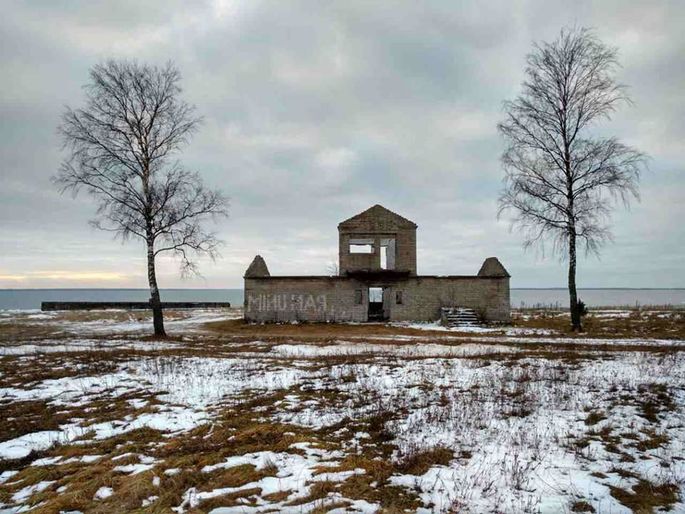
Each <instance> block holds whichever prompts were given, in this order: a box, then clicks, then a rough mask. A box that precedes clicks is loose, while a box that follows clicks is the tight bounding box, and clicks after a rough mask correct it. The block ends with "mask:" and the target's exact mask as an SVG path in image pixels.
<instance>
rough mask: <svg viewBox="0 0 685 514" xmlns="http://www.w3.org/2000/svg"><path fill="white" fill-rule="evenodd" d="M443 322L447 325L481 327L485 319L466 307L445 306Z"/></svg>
mask: <svg viewBox="0 0 685 514" xmlns="http://www.w3.org/2000/svg"><path fill="white" fill-rule="evenodd" d="M441 314H442V324H443V325H445V326H447V327H479V326H481V325H482V324H483V321H482V320H481V319H480V318H479V317H478V314H476V311H474V310H473V309H469V308H466V307H443V308H442V313H441Z"/></svg>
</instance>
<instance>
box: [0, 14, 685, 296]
mask: <svg viewBox="0 0 685 514" xmlns="http://www.w3.org/2000/svg"><path fill="white" fill-rule="evenodd" d="M563 26H588V27H594V28H595V30H596V33H597V35H598V37H599V38H600V39H601V40H603V41H604V42H605V43H607V44H609V45H612V46H616V47H617V48H618V49H619V59H620V62H621V64H622V69H621V70H620V72H619V76H618V78H619V80H620V81H621V82H624V83H626V84H627V85H628V86H630V90H629V91H630V95H631V96H632V98H633V100H634V105H632V106H628V107H624V108H622V109H621V111H620V112H619V113H617V114H616V115H615V116H614V118H613V120H611V121H610V122H609V123H603V124H602V125H601V126H600V127H598V130H601V131H602V132H606V133H611V134H615V135H616V136H618V137H619V138H621V139H622V141H624V142H625V143H627V144H630V145H632V146H635V147H637V148H638V149H640V150H642V151H644V152H646V153H647V154H649V156H650V157H651V159H650V163H649V166H650V169H649V171H648V172H647V173H646V174H645V175H644V176H643V179H642V183H641V197H642V199H641V202H639V203H638V202H633V203H632V205H631V208H630V209H629V210H626V209H624V208H623V207H622V206H619V208H618V209H617V210H616V211H615V214H614V217H613V227H614V230H613V233H614V242H613V243H610V244H609V245H607V246H606V247H605V248H604V249H603V251H602V256H601V259H597V258H595V257H587V258H586V257H583V258H582V259H581V261H580V264H579V277H578V278H579V286H580V287H685V257H684V253H685V252H684V250H685V224H684V223H683V220H684V219H685V202H683V196H684V193H685V173H684V171H685V164H684V162H685V159H683V141H684V140H685V93H683V91H685V87H684V86H685V62H684V60H685V57H684V56H685V31H684V30H683V27H685V2H680V1H671V2H669V1H643V2H640V1H619V0H614V1H602V2H599V1H596V2H590V1H582V0H581V1H574V2H569V1H556V0H553V1H549V0H540V1H537V0H528V1H513V2H512V1H501V2H482V1H472V2H469V1H463V2H453V1H445V2H409V1H406V2H382V1H381V2H367V1H344V2H342V1H341V2H306V1H303V2H298V1H273V2H262V1H236V2H229V1H215V2H192V3H191V2H182V1H163V2H162V1H159V2H158V1H149V2H148V1H146V2H140V1H125V2H109V3H108V2H85V1H84V2H59V1H36V2H7V3H5V4H3V16H2V18H0V69H2V70H3V72H2V77H3V87H2V88H1V89H0V119H1V120H2V122H1V123H0V136H1V137H0V155H1V157H2V159H1V164H0V174H1V175H0V178H1V184H2V187H1V188H0V288H34V287H35V288H45V287H145V286H146V269H145V262H144V259H145V255H144V249H143V246H142V244H140V243H138V242H130V243H128V244H125V245H122V244H121V243H120V242H118V241H113V240H112V239H111V237H110V235H109V234H107V233H103V232H98V231H96V230H95V229H92V228H91V227H90V226H89V225H88V223H87V222H88V220H89V219H90V218H91V217H92V215H93V214H94V204H93V202H92V200H90V199H89V198H88V197H86V196H79V197H78V198H77V199H76V200H74V199H73V198H72V197H71V196H70V195H64V196H60V194H59V193H58V191H57V190H56V189H55V188H54V186H53V185H52V184H51V182H50V177H51V175H52V174H54V172H55V171H56V170H57V168H58V166H59V163H60V160H61V158H62V153H61V151H60V142H59V139H58V136H57V133H56V127H57V125H58V123H59V117H60V114H61V113H62V111H63V109H64V106H65V105H70V106H72V107H78V106H80V105H82V103H83V92H82V90H81V86H82V85H83V84H84V83H85V82H86V81H87V79H88V69H89V68H90V67H91V66H92V65H93V64H95V63H98V62H100V61H102V60H104V59H107V58H136V59H139V60H140V61H144V62H149V63H158V64H163V63H164V62H165V61H167V60H169V59H171V60H173V61H175V63H176V64H177V66H178V67H179V69H180V70H181V72H182V74H183V82H182V85H183V88H184V92H183V94H184V97H185V98H186V99H187V100H188V101H189V102H191V103H193V104H195V105H196V107H197V110H198V113H199V114H201V115H202V116H204V119H205V121H204V124H203V126H202V127H201V129H200V130H199V132H198V133H197V135H196V136H195V137H194V139H193V140H192V142H191V143H190V144H189V145H188V146H187V148H186V150H185V151H184V153H183V155H182V156H181V159H182V161H183V163H184V164H185V165H186V166H187V167H189V168H191V169H194V170H197V171H199V172H200V173H202V175H203V176H204V178H205V181H206V182H207V183H208V184H209V185H211V186H213V187H218V188H220V189H222V190H223V191H224V192H225V193H226V194H227V195H228V196H230V198H231V207H230V213H231V214H230V217H229V218H228V219H226V220H222V221H220V222H219V223H218V224H217V225H216V226H215V227H214V229H215V230H216V232H217V233H218V234H219V236H220V237H221V238H222V239H223V240H225V243H226V244H225V246H224V247H223V249H222V251H221V253H222V256H221V257H220V258H219V259H218V260H217V261H216V262H214V263H212V262H207V261H201V271H202V273H203V277H200V278H193V279H189V280H182V279H181V278H180V276H179V273H178V266H177V264H176V263H175V262H173V261H170V260H163V261H161V262H160V264H159V279H160V286H161V287H167V288H169V287H195V288H198V287H199V288H202V287H216V288H231V287H241V286H242V278H241V277H242V274H243V272H244V270H245V268H246V267H247V266H248V264H249V263H250V261H251V260H252V258H253V257H254V255H255V254H261V255H262V256H263V257H264V258H265V259H266V262H267V264H268V266H269V268H270V270H271V272H272V274H288V275H296V274H325V273H327V268H328V266H329V264H330V263H331V262H333V261H335V260H336V258H337V228H336V227H337V224H338V222H340V221H341V220H343V219H346V218H348V217H350V216H352V215H354V214H356V213H358V212H360V211H362V210H364V209H366V208H368V207H370V206H371V205H373V204H376V203H379V204H382V205H384V206H386V207H387V208H389V209H391V210H393V211H395V212H398V213H400V214H402V215H403V216H405V217H407V218H409V219H411V220H413V221H415V222H416V223H417V224H418V226H419V228H418V247H419V250H418V268H419V273H420V274H475V272H477V270H478V268H479V267H480V265H481V263H482V261H483V260H484V259H485V258H486V257H488V256H491V255H495V256H498V257H499V259H500V260H501V261H502V263H503V264H504V265H505V266H506V267H507V269H508V270H509V272H510V273H511V275H512V286H513V287H547V286H550V287H551V286H563V285H564V284H565V280H566V271H565V264H564V263H563V262H560V261H559V259H558V258H557V257H555V256H553V255H551V254H550V253H546V254H544V255H543V254H541V253H540V252H535V251H527V252H526V251H524V250H523V249H522V247H521V241H522V237H521V236H520V234H518V233H516V232H515V231H514V232H510V230H509V223H508V221H507V219H501V220H498V219H497V217H496V214H497V196H498V194H499V192H500V190H501V187H502V182H501V180H502V176H503V171H502V166H501V164H500V162H499V156H500V154H501V152H502V149H503V142H502V140H501V138H500V136H499V135H498V133H497V130H496V125H497V122H498V121H499V120H500V119H501V117H502V102H503V101H504V100H506V99H511V98H513V97H514V96H515V95H516V94H517V92H518V91H519V89H520V83H521V81H522V79H523V68H524V63H525V56H526V54H527V53H528V52H529V51H530V50H531V47H532V43H533V42H534V41H544V40H551V39H553V38H554V37H555V36H556V35H557V34H558V32H559V30H560V28H562V27H563Z"/></svg>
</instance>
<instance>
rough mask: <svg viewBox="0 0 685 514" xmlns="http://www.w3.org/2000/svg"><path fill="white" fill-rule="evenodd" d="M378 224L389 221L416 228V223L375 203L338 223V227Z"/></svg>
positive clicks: (385, 223)
mask: <svg viewBox="0 0 685 514" xmlns="http://www.w3.org/2000/svg"><path fill="white" fill-rule="evenodd" d="M376 223H378V224H380V225H383V226H387V225H388V224H389V223H390V224H392V225H394V226H396V227H398V228H416V223H414V222H413V221H411V220H408V219H407V218H405V217H403V216H400V215H399V214H397V213H395V212H392V211H391V210H390V209H386V208H385V207H383V206H382V205H379V204H376V205H374V206H373V207H369V208H368V209H366V210H365V211H363V212H360V213H359V214H356V215H354V216H352V217H351V218H348V219H346V220H345V221H342V222H340V223H339V224H338V229H341V228H342V229H344V228H348V227H349V228H357V227H358V226H359V225H360V224H364V225H374V224H376Z"/></svg>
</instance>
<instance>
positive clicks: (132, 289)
mask: <svg viewBox="0 0 685 514" xmlns="http://www.w3.org/2000/svg"><path fill="white" fill-rule="evenodd" d="M510 289H511V290H512V291H566V290H567V289H568V288H566V287H512V288H510ZM578 290H579V291H684V290H685V286H682V287H579V288H578ZM0 291H147V288H145V287H22V288H18V287H0ZM160 291H243V288H242V287H168V288H164V287H163V288H160Z"/></svg>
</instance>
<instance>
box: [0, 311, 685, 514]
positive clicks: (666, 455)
mask: <svg viewBox="0 0 685 514" xmlns="http://www.w3.org/2000/svg"><path fill="white" fill-rule="evenodd" d="M38 314H39V313H31V314H28V315H27V314H26V313H18V314H15V315H8V316H4V318H0V319H15V320H17V319H19V320H21V319H38V320H40V321H41V322H47V323H53V324H57V323H58V321H56V319H55V317H52V316H48V317H46V318H29V317H28V316H32V315H38ZM226 318H227V316H226V315H225V314H222V315H219V314H216V313H195V314H193V315H191V316H190V317H187V318H183V319H179V320H177V321H175V322H173V321H172V322H170V323H169V325H170V326H171V327H172V330H175V331H176V333H177V334H185V333H186V332H185V330H186V329H187V333H188V334H192V335H193V338H194V339H193V344H194V346H193V347H192V348H193V351H192V352H190V351H189V350H190V347H187V346H185V345H184V343H183V341H182V340H181V341H180V342H179V341H178V340H177V341H176V342H174V343H159V342H157V343H150V342H148V341H143V340H140V339H139V338H137V337H136V335H132V333H134V334H135V332H136V330H138V329H136V330H131V331H130V332H129V331H128V330H124V329H121V327H122V326H129V327H131V326H132V325H133V324H134V323H135V322H132V321H129V320H123V321H122V320H119V321H111V322H110V321H108V322H107V323H100V324H98V323H96V322H95V321H96V320H93V321H92V322H91V321H89V322H87V323H92V324H90V325H86V324H84V325H82V326H81V327H79V328H74V327H73V326H71V325H69V323H64V325H63V326H65V327H66V328H65V329H66V330H69V332H70V333H73V334H82V335H77V336H73V337H70V338H68V339H66V340H64V339H57V340H54V339H50V338H49V337H46V338H44V339H40V338H37V339H36V340H32V341H31V342H30V343H27V342H24V341H17V344H16V345H5V346H4V347H3V348H2V350H1V353H0V363H2V364H3V366H10V367H9V368H3V369H5V371H2V372H0V373H2V374H0V408H11V406H12V405H18V404H22V405H23V403H22V402H25V403H26V404H27V405H28V404H33V403H40V404H41V405H45V406H46V407H49V408H50V409H51V410H50V412H53V413H62V414H63V413H65V412H66V413H70V412H73V413H74V414H73V417H72V416H71V415H68V416H66V417H65V418H64V419H65V421H64V422H62V423H60V424H59V426H55V427H52V428H51V429H49V430H36V431H28V432H27V433H22V434H21V435H17V436H16V437H6V436H5V434H4V433H3V429H2V428H0V463H1V464H3V468H2V469H5V470H6V471H4V472H3V473H2V474H0V512H20V511H23V510H26V509H27V508H28V507H30V506H31V505H33V504H34V502H35V501H36V500H35V499H36V498H41V502H43V503H44V504H45V505H50V503H49V502H51V501H53V502H57V500H56V498H59V497H60V496H61V495H67V494H69V491H70V490H73V489H75V488H77V487H81V486H80V485H79V484H76V483H70V482H69V475H68V474H66V475H64V476H62V475H61V474H60V472H59V470H60V469H74V467H75V466H76V467H77V468H78V469H88V467H89V466H101V467H100V468H98V469H100V470H102V469H104V470H105V471H104V472H106V473H109V474H111V477H112V478H111V479H106V480H105V481H104V482H102V483H101V484H100V483H98V484H97V487H96V488H95V489H93V490H92V491H91V490H89V491H90V492H89V493H88V500H87V501H92V502H102V503H103V505H104V504H105V503H106V502H116V501H121V497H120V496H118V495H124V494H127V493H126V491H128V489H126V488H125V487H124V485H122V484H123V482H122V480H134V477H136V476H144V477H146V478H145V480H148V482H149V484H148V485H147V486H146V487H148V488H152V490H151V491H149V494H148V493H147V492H146V495H145V497H144V498H141V500H140V505H139V507H140V508H143V507H150V508H152V507H153V506H159V505H160V502H163V501H165V500H164V498H168V494H166V495H165V492H167V491H166V489H165V488H168V487H170V486H171V485H170V484H179V483H183V482H181V481H175V482H174V481H172V479H174V477H177V476H185V475H184V474H188V473H191V474H192V475H193V476H195V480H196V481H197V480H198V478H197V477H199V482H197V483H193V485H189V486H187V487H185V488H183V490H181V491H177V493H178V500H177V501H176V503H175V504H174V505H173V508H174V509H175V511H176V512H179V513H181V512H186V511H188V510H191V509H194V508H201V509H203V510H204V507H203V505H212V508H211V509H209V510H210V511H211V512H214V513H215V514H222V513H223V514H225V513H230V512H263V511H280V512H309V511H311V510H315V509H323V508H324V507H326V506H328V507H330V509H332V510H331V511H332V512H369V513H370V512H377V511H379V510H381V508H387V507H388V505H389V504H388V503H387V502H388V501H389V500H388V498H389V497H390V496H392V494H396V493H392V494H390V493H387V494H386V493H383V491H405V492H406V494H408V495H411V496H412V497H413V498H415V501H416V504H415V507H416V508H415V509H414V510H416V511H417V512H423V513H429V512H455V511H458V512H473V513H480V512H508V513H509V512H510V513H518V512H549V513H556V512H570V511H572V509H574V508H575V509H579V508H580V507H583V505H585V504H587V505H588V506H590V507H591V508H592V509H594V512H602V513H623V512H632V511H633V510H632V509H631V508H630V502H629V501H628V500H626V496H622V493H621V491H623V492H625V493H626V494H627V495H628V497H630V495H636V494H639V493H638V491H641V489H639V487H640V486H642V485H644V484H645V483H647V484H649V485H650V487H651V488H652V489H654V490H661V489H659V488H665V489H667V490H675V491H676V494H675V499H673V498H671V499H670V500H668V501H667V500H666V499H663V498H662V497H659V501H662V503H658V502H657V504H655V505H657V507H658V505H661V506H662V507H663V508H665V507H666V506H668V507H670V508H671V511H679V512H685V503H683V500H682V499H683V493H685V460H684V459H683V457H682V456H683V455H685V410H684V408H685V353H683V352H680V351H676V350H677V346H678V343H677V342H676V343H674V342H673V341H664V342H663V343H660V342H658V341H657V342H651V343H650V344H651V345H659V344H663V345H666V344H668V345H671V346H664V347H663V349H661V350H658V351H655V350H654V349H653V348H652V349H650V351H620V350H618V349H613V350H612V351H606V350H605V349H603V348H602V347H601V346H596V347H595V346H594V345H599V344H606V343H607V340H606V339H601V340H596V341H594V342H593V341H592V340H590V341H589V342H587V341H586V342H585V343H586V344H584V345H581V346H580V347H579V348H580V349H579V351H578V352H577V353H574V352H571V351H569V350H568V349H565V350H564V351H563V352H560V353H558V354H555V349H554V348H553V347H550V348H549V349H548V350H540V349H539V348H535V349H531V347H530V345H528V344H526V342H531V341H535V342H547V341H548V342H549V343H550V344H552V343H557V342H559V338H558V337H550V336H549V334H545V333H544V332H535V333H530V334H525V337H523V338H521V337H517V336H516V335H512V334H511V333H510V332H509V330H510V329H507V328H504V329H502V328H498V329H496V330H498V331H499V335H497V336H492V335H491V334H490V333H486V334H483V335H482V336H481V337H478V336H477V334H473V333H472V334H470V335H469V337H468V338H466V339H464V340H462V341H458V340H453V339H451V338H443V337H442V336H440V337H435V336H426V337H425V338H421V337H420V336H416V337H414V336H409V337H408V338H404V339H402V338H394V339H393V342H392V343H390V342H389V341H388V342H387V343H384V342H377V341H378V340H382V338H380V337H378V336H374V337H373V340H374V342H366V341H360V340H358V339H355V338H347V337H346V338H344V339H343V340H339V341H333V342H331V341H328V342H325V343H324V342H317V341H311V340H307V341H269V340H254V341H250V342H248V343H246V342H245V341H244V340H242V341H239V342H235V343H233V342H231V341H230V340H227V341H226V342H225V345H224V347H222V357H217V356H214V355H212V354H211V353H210V352H206V353H204V354H203V353H202V352H201V351H198V350H196V349H197V348H198V344H199V343H198V341H200V342H201V341H202V334H203V329H202V326H201V323H203V322H204V321H207V320H215V319H226ZM203 320H204V321H203ZM0 323H1V322H0ZM73 323H74V325H78V323H79V322H76V321H75V322H73ZM174 323H175V325H174ZM0 326H1V325H0ZM107 326H109V327H110V328H113V329H114V331H113V332H114V333H116V334H122V333H124V334H126V335H125V338H119V337H120V335H118V336H117V338H116V339H113V340H112V341H111V342H108V341H107V340H106V339H104V340H103V339H102V338H99V337H98V338H94V337H95V336H96V335H101V334H102V333H104V332H101V330H104V328H103V327H107ZM145 327H146V328H147V325H145ZM184 327H186V328H184ZM79 330H80V332H79ZM449 336H450V337H457V336H453V335H452V334H449ZM474 339H478V340H477V341H474ZM562 339H570V338H562ZM212 341H213V344H216V341H215V340H212ZM571 341H572V342H576V343H577V342H579V341H578V340H576V339H571ZM626 341H627V340H621V341H618V344H619V345H620V344H628V343H627V342H626ZM631 341H632V340H631ZM638 341H639V340H635V342H638ZM630 344H634V343H633V342H631V343H630ZM200 346H201V344H200ZM673 346H676V348H673ZM48 349H50V350H48ZM140 349H145V350H146V351H145V352H140V351H139V350H140ZM84 350H87V353H88V354H93V353H95V354H96V355H99V359H101V362H102V363H103V364H105V363H106V364H107V366H104V365H103V366H102V369H100V370H99V369H98V366H97V363H96V364H95V365H92V364H84V362H85V361H83V360H82V359H84V357H83V356H82V352H83V351H84ZM588 352H591V354H590V353H588ZM223 355H225V356H223ZM88 362H90V361H88ZM46 363H51V364H52V365H54V366H55V370H56V371H60V372H61V375H63V376H58V377H57V378H52V377H50V378H43V379H38V380H29V379H27V378H26V377H25V376H23V375H24V374H23V373H13V370H12V367H21V369H25V370H26V371H27V373H29V374H30V372H31V370H34V371H36V372H37V371H38V367H39V366H40V367H44V366H45V365H46ZM31 366H35V367H34V368H32V367H31ZM40 371H41V372H43V371H44V369H41V370H40ZM251 401H255V402H257V403H255V406H252V407H248V406H249V405H251V404H250V403H249V402H251ZM106 405H119V407H118V408H119V409H121V413H122V415H121V416H118V417H117V416H115V417H114V418H112V416H111V415H109V416H108V417H107V416H105V417H103V409H105V412H109V411H107V410H106V408H105V407H104V406H106ZM245 409H251V410H249V412H246V411H245ZM117 412H118V411H117ZM227 412H230V413H233V414H231V415H230V416H229V417H228V418H226V415H227V414H226V413H227ZM246 413H247V414H251V415H253V416H254V418H251V421H250V423H251V424H249V425H248V426H247V427H246V428H241V427H242V425H240V424H235V425H231V422H232V420H231V416H237V415H244V414H246ZM14 415H16V413H15V414H14ZM379 420H380V421H379ZM226 424H229V425H230V426H231V429H230V431H229V433H231V434H233V435H231V436H227V437H226V439H225V444H226V446H225V450H224V451H219V452H218V453H216V454H215V453H212V454H211V458H212V459H214V460H213V461H212V463H211V464H205V465H202V466H201V467H199V468H192V467H189V468H186V467H184V466H183V462H184V461H183V459H179V458H178V455H176V453H178V452H181V450H176V451H174V452H171V451H167V450H166V449H165V448H167V446H169V445H174V444H179V443H176V441H186V440H190V439H192V438H193V437H197V438H199V439H200V440H202V439H207V438H211V436H212V433H214V432H215V431H220V430H223V428H222V427H224V426H225V425H226ZM270 424H278V426H285V427H290V428H289V429H288V430H291V431H292V434H293V435H292V438H293V442H292V443H291V444H287V445H280V446H279V447H278V449H275V448H274V449H269V448H268V447H263V445H264V444H266V443H264V442H263V441H261V440H259V439H256V441H260V442H259V444H257V443H250V444H251V446H249V445H248V446H246V448H247V447H249V448H252V447H253V446H254V447H255V448H258V449H256V450H251V451H247V452H242V453H235V454H233V453H231V448H232V446H231V445H232V444H233V443H232V441H234V440H235V441H237V440H241V438H243V437H248V435H249V433H250V432H249V430H257V428H255V427H267V426H270ZM140 429H153V430H158V431H160V432H161V433H162V434H163V436H162V438H161V439H159V440H155V441H154V442H153V443H150V444H149V445H148V447H147V449H146V450H145V453H131V452H129V451H126V452H124V449H123V447H122V450H121V451H118V450H117V448H118V447H119V446H115V447H114V448H110V449H109V450H107V451H102V449H103V448H106V446H103V444H105V443H106V442H107V441H108V440H110V439H111V438H114V437H124V440H125V437H127V434H130V433H133V432H134V431H137V430H140ZM198 430H205V432H198V434H200V435H197V436H194V435H193V434H195V433H196V432H197V431H198ZM269 430H272V431H273V430H275V429H269ZM18 433H19V432H17V434H18ZM268 433H271V432H268ZM202 434H204V435H202ZM245 434H248V435H245ZM379 434H380V435H379ZM305 435H306V437H305ZM286 436H287V433H286ZM250 437H251V436H250ZM271 437H274V441H277V440H279V441H280V440H281V439H278V438H277V437H276V436H271ZM279 437H284V436H279ZM288 437H290V436H288ZM189 438H190V439H189ZM298 438H300V439H298ZM302 438H305V439H307V440H306V441H303V440H301V439H302ZM193 440H194V439H193ZM298 440H299V442H298ZM58 444H59V445H61V446H56V445H58ZM274 444H275V443H274ZM260 445H261V446H260ZM384 445H389V449H387V448H385V446H384ZM72 447H74V448H79V449H80V453H78V455H76V456H73V455H72V454H71V453H69V451H68V450H69V448H72ZM182 447H183V446H180V448H182ZM193 448H194V446H193ZM198 448H200V449H199V450H193V452H192V453H190V454H188V457H187V459H188V460H191V457H194V458H196V457H197V455H195V454H196V453H197V452H202V451H209V450H202V449H201V448H203V447H202V446H198ZM436 449H446V450H448V452H449V455H451V457H449V458H448V459H446V460H444V461H441V462H439V463H431V462H429V463H428V465H427V466H426V467H425V469H421V468H420V467H417V468H411V467H408V466H406V465H402V464H401V463H403V462H407V460H409V461H411V459H412V457H415V456H420V455H422V454H423V453H425V452H431V451H434V450H436ZM381 450H382V451H381ZM386 450H387V452H389V453H382V452H385V451H386ZM215 451H217V450H216V449H215V448H214V447H212V452H215ZM31 452H42V453H40V454H36V456H35V457H33V458H32V457H31ZM219 455H221V458H217V456H219ZM2 459H4V460H5V461H6V462H5V463H3V462H2ZM10 459H24V461H21V462H20V463H19V461H18V463H17V465H16V466H13V465H12V463H11V461H10ZM364 459H366V460H364ZM378 459H381V460H380V461H379V460H378ZM386 460H387V462H388V464H387V465H386V466H389V469H391V470H392V471H391V472H390V474H389V476H387V477H384V478H377V477H376V476H375V475H374V473H377V471H374V470H375V467H374V465H372V463H373V462H379V463H381V462H384V461H386ZM31 461H32V462H31ZM107 462H110V463H111V464H108V465H104V464H103V463H107ZM103 466H104V467H103ZM38 467H40V468H42V469H46V470H51V471H50V472H49V473H48V472H47V471H46V472H45V473H38V474H36V473H33V474H31V473H29V472H28V471H27V470H29V469H31V468H38ZM240 469H245V470H249V473H252V474H253V475H254V476H252V475H248V477H250V478H246V479H245V480H243V481H242V482H240V481H239V482H235V483H234V482H231V481H230V480H229V479H225V480H226V482H225V483H217V482H216V478H212V477H216V476H217V474H221V473H231V472H233V471H235V470H240ZM70 473H71V474H73V472H70ZM246 473H247V471H246ZM108 476H110V475H108ZM204 476H206V477H207V479H206V481H204V482H203V481H202V477H204ZM55 477H62V478H55ZM122 477H125V478H122ZM231 480H234V479H233V478H231ZM355 481H356V482H355ZM205 483H206V484H214V485H212V486H206V487H205V486H204V485H203V484H205ZM350 483H355V484H363V487H362V486H361V485H357V486H354V487H347V488H346V487H345V484H350ZM155 484H156V485H155ZM393 487H395V488H397V489H391V488H393ZM634 487H635V488H636V489H633V488H634ZM669 488H671V489H669ZM322 491H323V492H322ZM633 491H635V492H633ZM248 493H249V494H248ZM243 494H244V495H245V496H244V497H243V496H241V495H243ZM118 498H119V500H117V499H118ZM236 498H237V499H236ZM241 498H243V499H242V500H241ZM222 499H224V500H222ZM222 501H225V504H224V505H222V503H221V502H222ZM2 502H4V505H3V504H2ZM46 502H47V503H46ZM384 502H385V503H384ZM3 509H6V510H3ZM334 509H337V510H334ZM73 510H78V509H73ZM86 510H87V509H86Z"/></svg>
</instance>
